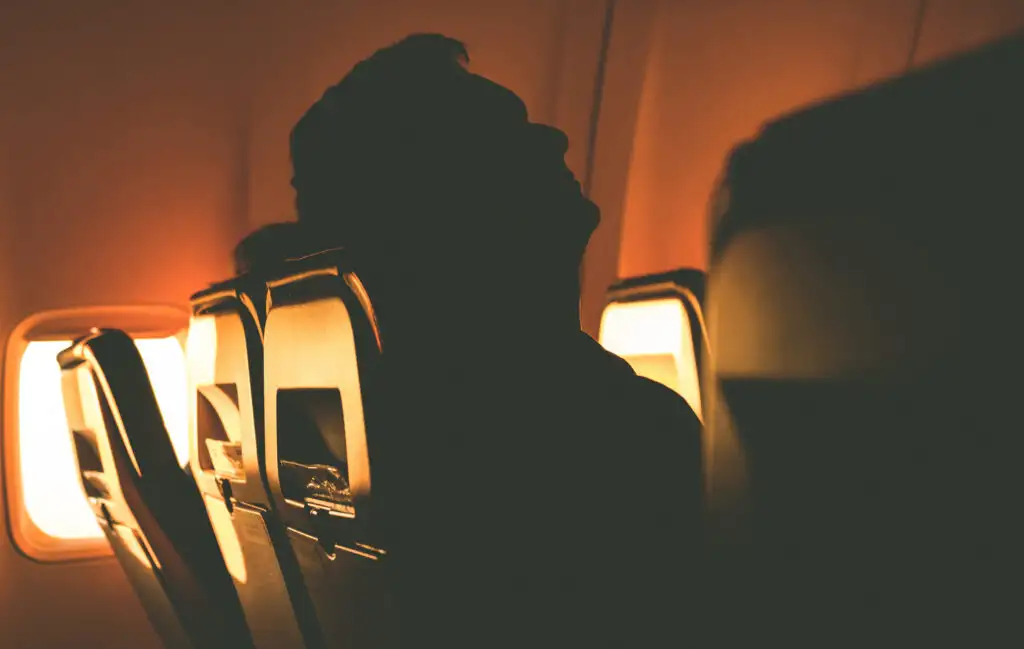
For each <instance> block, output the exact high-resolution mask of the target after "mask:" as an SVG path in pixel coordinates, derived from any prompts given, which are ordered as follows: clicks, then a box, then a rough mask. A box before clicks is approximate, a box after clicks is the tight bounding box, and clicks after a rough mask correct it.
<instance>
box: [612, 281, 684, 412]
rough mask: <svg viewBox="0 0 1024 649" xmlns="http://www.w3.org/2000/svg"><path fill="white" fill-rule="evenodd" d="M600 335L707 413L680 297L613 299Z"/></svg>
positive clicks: (639, 370) (641, 370) (637, 366)
mask: <svg viewBox="0 0 1024 649" xmlns="http://www.w3.org/2000/svg"><path fill="white" fill-rule="evenodd" d="M599 339H600V342H601V345H602V346H603V347H604V348H605V349H607V350H608V351H610V352H612V353H613V354H616V355H618V356H621V357H622V358H623V359H624V360H625V361H626V362H627V363H629V364H630V366H632V367H633V369H634V370H635V371H636V373H637V374H639V375H640V376H643V377H646V378H649V379H651V380H653V381H657V382H659V383H661V384H663V385H665V386H667V387H669V388H671V389H672V390H674V391H675V392H677V393H678V394H679V395H680V396H681V397H683V398H684V399H686V401H687V403H689V404H690V407H691V408H693V411H694V412H695V413H697V417H700V418H703V413H702V412H701V401H700V382H699V380H698V374H697V359H696V355H695V352H694V348H693V332H692V331H691V328H690V318H689V317H688V316H687V313H686V308H685V307H684V306H683V303H682V302H681V301H680V300H678V299H675V298H658V299H653V300H646V301H636V302H613V303H611V304H609V305H608V306H607V307H606V308H605V310H604V314H603V315H602V316H601V330H600V334H599Z"/></svg>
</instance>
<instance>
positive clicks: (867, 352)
mask: <svg viewBox="0 0 1024 649" xmlns="http://www.w3.org/2000/svg"><path fill="white" fill-rule="evenodd" d="M1022 73H1024V38H1022V37H1016V38H1012V39H1008V40H1006V41H1003V42H1001V43H998V44H995V45H992V46H989V47H986V48H984V49H981V50H978V51H976V52H974V53H970V54H967V55H962V56H959V57H956V58H954V59H950V60H948V61H943V62H940V63H938V64H935V65H933V66H930V67H928V68H925V69H922V70H920V71H917V72H914V73H911V74H909V75H906V76H905V77H902V78H898V79H895V80H891V81H888V82H884V83H881V84H877V85H875V86H872V87H869V88H867V89H864V90H863V91H860V92H856V93H853V94H851V95H848V96H845V97H840V98H838V99H835V100H832V101H829V102H825V103H822V104H821V105H818V106H814V107H811V108H808V109H805V110H802V111H799V112H797V113H795V114H793V115H789V116H785V117H783V118H780V119H778V120H775V121H773V122H771V123H769V124H768V125H766V126H765V127H764V128H763V129H762V130H761V132H760V133H759V134H758V136H757V137H756V139H754V140H751V141H748V142H745V143H743V144H742V145H740V146H739V147H737V149H736V150H734V152H733V153H732V155H731V157H730V159H729V161H728V163H727V165H726V169H725V173H724V175H723V179H722V184H721V186H720V187H719V189H718V192H717V194H716V196H715V198H714V200H713V205H714V207H713V212H712V219H713V223H712V254H711V265H710V270H709V275H708V294H707V302H706V317H707V326H708V333H709V339H710V343H711V348H712V349H713V350H714V353H713V355H712V356H711V359H710V362H709V364H708V367H707V368H706V377H707V378H706V380H705V383H706V385H708V386H709V388H710V389H709V390H708V395H709V403H708V404H707V408H706V416H707V420H706V427H705V430H706V432H705V434H706V437H707V444H706V445H705V447H706V448H707V449H708V451H707V452H708V457H707V466H708V477H707V482H706V488H707V497H708V502H709V506H710V510H711V512H712V514H713V518H712V520H713V522H714V523H715V527H714V535H713V542H714V543H713V555H712V556H713V558H714V560H715V565H716V570H717V576H716V579H714V580H712V583H710V584H709V589H714V590H715V593H716V594H715V601H716V607H715V608H716V610H717V611H718V612H719V613H720V614H721V615H723V616H726V618H728V619H737V618H738V619H745V620H746V621H747V623H748V624H756V623H757V622H763V623H764V624H765V625H774V626H770V627H769V626H765V627H760V628H762V629H763V630H764V632H763V633H762V635H761V640H767V639H769V638H775V639H778V638H782V637H785V638H786V640H787V641H789V642H793V640H794V637H793V636H794V634H797V633H803V632H806V633H808V634H811V633H812V632H821V631H823V630H825V629H833V630H834V629H839V628H842V629H845V630H850V631H851V632H857V633H865V634H868V635H870V634H872V633H882V634H884V636H885V637H887V638H890V639H893V638H895V637H896V636H895V635H894V634H897V633H898V634H899V635H900V636H906V637H908V638H909V637H913V638H914V640H915V643H920V642H922V639H923V638H924V637H926V636H927V637H929V638H931V637H934V638H935V639H939V638H944V639H948V638H949V637H950V634H952V633H954V632H958V631H959V632H964V633H968V634H970V636H971V642H972V644H979V639H980V638H981V637H982V636H986V637H987V636H988V634H989V633H995V634H996V635H994V636H993V637H998V635H997V632H996V629H999V628H1001V625H1000V623H1001V622H1005V621H1008V620H1010V619H1013V618H1012V617H1011V616H1010V613H1009V611H1008V606H1010V600H1011V599H1012V598H1009V597H1005V598H1004V596H1003V595H1002V593H1005V592H1006V590H1005V589H1006V588H1011V587H1012V586H1011V585H1010V583H1011V582H1010V581H1009V580H1010V577H1009V571H1008V570H1007V567H1008V566H1010V565H1012V564H1013V563H1014V561H1015V556H1016V554H1017V553H1018V552H1019V545H1017V544H1016V541H1011V539H1018V538H1019V537H1018V536H1017V535H1015V534H1012V533H1010V532H1009V527H1008V517H1009V516H1010V512H1011V511H1014V510H1015V508H1017V507H1019V503H1017V502H1016V498H1015V497H1014V496H1013V495H1012V494H1015V493H1019V485H1018V486H1015V480H1014V479H1013V478H1011V477H1010V476H1011V475H1012V472H1010V473H1008V472H1007V471H1006V470H1005V469H1003V468H1002V467H1003V466H1004V464H1005V460H1006V459H1008V458H1010V457H1016V455H1017V454H1016V453H1015V452H1014V446H1015V440H1014V438H1015V437H1016V432H1015V431H1016V430H1017V429H1018V428H1019V420H1020V413H1019V406H1018V405H1017V399H1016V398H1014V397H1013V396H1012V392H1013V389H1012V388H1011V387H1010V386H1011V385H1015V384H1016V382H1015V381H1014V378H1013V371H1014V370H1013V368H1017V367H1020V363H1021V361H1022V360H1024V358H1022V354H1021V348H1020V345H1019V344H1018V342H1017V340H1018V338H1019V333H1018V331H1017V325H1018V324H1019V322H1020V317H1019V315H1018V314H1017V313H1016V309H1015V308H1014V305H1013V302H1015V300H1014V299H1013V296H1014V295H1016V293H1017V283H1018V280H1017V277H1018V276H1019V267H1018V268H1015V266H1017V265H1018V264H1017V263H1016V260H1017V259H1019V253H1017V252H1016V250H1015V249H1016V248H1017V246H1018V245H1019V243H1018V242H1019V239H1018V238H1016V237H1015V236H1014V234H1012V233H1011V228H1014V231H1015V229H1016V223H1015V222H1014V221H1016V219H1015V218H1012V217H1010V216H1009V215H1015V214H1020V213H1021V212H1022V211H1024V195H1022V194H1021V193H1020V192H1019V190H1018V189H1017V188H1018V187H1019V179H1020V177H1021V172H1022V171H1024V164H1022V162H1021V158H1020V155H1019V153H1020V151H1021V150H1022V149H1024V122H1022V121H1021V120H1020V115H1021V114H1022V110H1024V95H1022V94H1021V93H1019V92H1018V91H1017V89H1016V86H1017V81H1016V80H1017V79H1019V78H1020V75H1021V74H1022ZM755 618H756V622H755ZM718 628H719V629H722V628H726V625H724V624H723V625H719V627H718ZM734 628H735V625H734ZM769 628H770V629H771V631H770V632H769V631H768V630H767V629H769ZM875 637H879V636H875ZM820 639H821V637H820V636H819V637H818V640H819V641H820ZM982 644H984V642H982Z"/></svg>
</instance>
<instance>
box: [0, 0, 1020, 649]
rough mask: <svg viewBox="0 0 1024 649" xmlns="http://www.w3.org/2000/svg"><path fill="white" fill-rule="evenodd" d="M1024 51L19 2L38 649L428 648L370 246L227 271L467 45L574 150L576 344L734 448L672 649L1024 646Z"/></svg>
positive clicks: (909, 10)
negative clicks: (1020, 517)
mask: <svg viewBox="0 0 1024 649" xmlns="http://www.w3.org/2000/svg"><path fill="white" fill-rule="evenodd" d="M1021 30H1024V2H1020V1H1017V0H832V1H831V2H821V1H815V0H717V1H711V0H685V1H684V0H678V1H677V0H516V1H509V2H497V1H496V2H484V1H478V2H467V1H461V0H388V1H383V0H378V1H376V2H372V1H364V0H339V1H336V2H292V3H286V2H272V1H270V0H257V1H253V2H216V3H209V2H208V3H200V2H190V1H183V2H178V3H155V2H128V1H126V0H98V1H97V2H90V3H73V2H67V1H61V0H39V1H37V2H32V3H15V2H8V3H4V4H3V5H2V6H0V82H2V88H3V90H2V91H0V92H2V100H0V107H2V108H0V286H2V287H3V291H2V293H0V295H2V300H0V334H2V339H3V341H4V347H3V354H4V356H3V358H4V366H3V367H4V369H3V373H2V380H0V381H2V383H0V389H2V395H3V396H2V399H0V409H2V418H0V441H2V443H0V455H2V462H0V469H2V472H3V480H2V485H3V497H2V498H0V511H2V512H3V514H4V516H3V523H2V524H3V525H4V526H5V533H4V534H2V535H0V632H2V634H3V635H2V637H3V638H4V640H3V641H2V642H0V644H2V646H10V647H17V648H18V649H48V648H59V649H64V648H71V647H103V648H106V649H122V648H124V649H127V648H128V647H131V648H133V649H158V648H160V647H168V648H173V649H185V648H189V649H206V648H209V649H213V648H222V647H237V648H240V649H278V648H280V649H285V648H288V649H335V648H339V649H340V648H342V647H345V648H352V649H362V648H368V647H373V648H375V649H384V648H386V647H395V646H399V643H398V641H397V639H396V635H395V634H396V632H395V626H394V623H393V616H394V615H395V606H394V602H393V601H392V599H393V598H392V594H391V592H390V591H389V589H388V580H387V575H388V574H389V573H388V571H389V570H390V567H389V559H393V557H392V556H389V551H391V550H392V548H391V547H390V540H389V537H388V535H387V534H386V533H385V531H384V527H385V526H384V524H383V522H382V521H385V520H386V519H387V517H388V515H389V512H388V511H387V501H386V500H385V499H383V498H380V497H379V491H378V490H377V489H375V487H379V484H380V482H379V479H380V475H379V474H378V473H376V472H375V469H377V468H378V467H375V464H374V458H375V449H376V450H378V451H379V448H380V445H381V444H382V442H381V436H382V435H383V434H384V433H382V432H381V427H380V425H379V422H381V421H383V419H382V418H381V416H380V415H381V412H382V411H384V410H386V409H388V408H395V407H400V404H394V403H391V402H389V401H388V396H387V394H388V390H387V385H386V382H385V381H383V380H382V379H381V376H382V374H381V371H380V369H379V368H380V367H381V364H382V359H385V358H386V357H387V349H388V346H387V343H388V341H387V337H386V336H385V335H382V333H381V326H380V323H379V322H378V317H377V313H376V312H375V306H374V295H373V292H372V291H371V290H368V289H367V287H366V286H365V285H364V283H363V282H362V281H361V279H360V275H359V268H358V264H356V263H354V262H353V259H352V257H351V255H350V254H349V253H348V251H346V250H345V249H344V248H328V249H324V250H316V251H313V252H312V253H311V254H305V253H304V254H295V255H291V256H290V258H288V259H287V260H285V261H283V262H281V263H278V264H274V265H269V266H267V267H261V268H251V269H244V272H241V273H238V272H235V271H234V270H233V269H232V265H231V261H232V259H231V254H232V250H233V249H234V247H235V245H236V244H237V243H238V242H239V241H240V240H241V239H242V238H243V237H245V236H246V235H247V234H249V233H250V232H252V231H254V230H256V229H258V228H260V227H261V226H264V225H267V224H271V223H277V222H282V221H285V222H287V221H294V220H295V218H296V216H295V207H294V196H293V194H292V188H291V186H290V185H289V179H290V173H291V172H290V167H289V164H290V162H289V151H288V134H289V132H290V130H291V128H292V127H293V126H294V124H295V122H296V121H297V120H298V119H299V117H301V116H302V114H303V112H304V111H305V110H306V109H307V108H308V107H309V105H310V104H311V103H312V102H313V101H315V100H316V99H317V98H319V97H320V95H321V93H322V92H323V89H324V88H325V87H327V86H329V85H331V84H333V83H336V82H337V80H338V79H339V78H340V77H341V76H342V75H344V74H345V73H346V72H347V71H348V70H349V69H350V68H351V67H352V66H353V65H354V64H355V63H357V62H358V61H359V60H361V59H362V58H364V57H366V56H368V55H369V54H371V53H372V52H373V51H374V50H376V49H378V48H380V47H384V46H386V45H388V44H391V43H393V42H395V41H397V40H399V39H401V38H402V37H404V36H406V35H408V34H411V33H417V32H437V33H443V34H446V35H450V36H452V37H455V38H458V39H460V40H463V41H464V42H465V43H466V45H467V47H468V49H469V54H470V60H471V69H472V70H473V71H474V72H476V73H478V74H481V75H484V76H487V77H488V78H491V79H493V80H495V81H496V82H498V83H500V84H502V85H504V86H507V87H508V88H511V89H512V90H513V91H514V92H516V93H517V94H519V95H520V96H521V97H522V98H523V100H524V102H525V103H526V105H527V107H528V109H529V111H530V117H531V119H532V120H533V121H537V122H543V123H547V124H551V125H554V126H556V127H557V128H559V129H561V130H562V131H564V132H565V133H566V134H567V136H568V138H569V141H570V148H569V150H568V153H567V154H566V163H567V165H568V166H569V168H570V169H571V170H572V171H573V173H575V175H576V177H577V178H578V179H579V180H580V182H581V183H582V187H583V191H584V193H585V194H586V195H587V196H588V197H589V198H590V199H591V200H593V201H594V202H595V203H596V204H597V205H598V206H599V207H600V208H601V214H602V216H601V222H600V225H599V226H598V228H597V230H596V231H595V232H594V234H593V236H592V237H591V239H590V243H589V246H588V248H587V252H586V256H585V257H584V261H583V267H582V270H581V292H582V297H581V302H580V314H581V315H580V326H581V328H582V330H583V331H585V332H586V333H587V334H589V335H590V336H592V337H593V338H594V339H595V340H596V341H597V342H598V343H599V344H600V345H601V346H602V347H603V348H604V349H606V350H607V351H609V352H611V353H613V354H615V355H617V356H619V357H621V358H622V359H624V360H625V361H626V362H627V363H628V364H629V366H630V367H631V368H632V370H633V371H635V372H636V373H637V374H638V375H640V376H643V377H647V378H649V379H651V380H653V381H656V382H657V383H660V384H662V385H663V386H665V387H667V388H668V389H669V390H671V391H672V392H673V393H675V394H677V395H678V396H679V397H681V398H682V399H683V400H684V401H685V403H686V404H687V405H688V406H689V407H690V408H691V409H692V410H693V412H694V414H695V415H696V416H697V418H698V419H699V420H700V423H701V426H702V433H701V462H702V466H701V468H700V473H701V475H700V478H701V480H700V482H701V484H702V490H701V494H700V495H699V497H700V499H701V501H702V503H703V509H704V516H703V519H702V520H703V522H702V529H701V530H700V532H699V534H700V537H701V538H700V542H699V543H695V544H694V545H693V546H692V547H688V548H687V549H686V550H685V551H686V552H693V553H695V556H693V557H687V558H685V559H686V561H687V563H688V565H690V564H692V580H693V582H692V583H691V584H687V585H686V587H687V588H695V590H696V591H697V592H698V594H699V596H698V598H697V602H698V604H697V605H694V604H693V602H690V601H687V603H686V604H685V605H684V604H682V603H681V604H680V605H679V607H678V608H679V610H678V611H676V612H674V613H672V615H674V616H675V615H677V616H678V620H679V623H678V627H677V628H678V632H679V633H678V637H676V638H666V639H665V642H664V646H669V647H671V646H679V647H684V646H691V645H696V646H736V647H740V646H751V645H753V644H754V643H763V642H780V643H788V644H790V645H793V644H798V645H801V646H826V647H830V646H839V645H845V644H848V643H854V642H857V643H860V644H865V645H867V646H915V645H918V644H925V643H931V642H936V641H947V642H951V643H954V642H955V643H957V644H961V645H963V646H1012V645H1013V644H1014V642H1013V641H1012V637H1014V636H1015V635H1016V636H1018V637H1019V635H1020V631H1019V628H1015V627H1017V626H1019V625H1016V624H1015V621H1016V619H1017V618H1018V616H1019V605H1020V603H1021V596H1020V594H1019V592H1020V587H1019V584H1020V580H1019V577H1020V575H1019V567H1018V564H1019V561H1018V560H1017V555H1018V554H1019V552H1020V548H1021V545H1020V542H1019V534H1018V533H1017V532H1016V529H1015V528H1016V526H1015V524H1014V523H1013V520H1014V519H1015V516H1014V515H1012V512H1013V511H1016V507H1017V505H1019V502H1017V501H1016V500H1014V499H1013V497H1011V496H1012V494H1013V493H1017V494H1018V495H1019V494H1020V493H1021V491H1020V479H1019V478H1017V477H1014V476H1015V473H1014V471H1015V470H1014V469H1013V468H1012V466H1011V459H1012V457H1015V456H1016V453H1015V450H1016V448H1017V446H1018V445H1017V444H1016V438H1017V437H1018V436H1019V430H1018V429H1017V427H1018V425H1019V418H1020V414H1019V412H1018V410H1019V407H1018V404H1017V399H1018V398H1019V397H1018V395H1017V394H1016V386H1017V384H1016V378H1017V375H1018V373H1019V368H1020V363H1021V360H1022V359H1021V349H1020V345H1019V338H1020V336H1019V334H1018V331H1019V329H1020V327H1019V326H1018V324H1019V322H1020V316H1019V315H1018V312H1019V309H1018V307H1017V305H1016V298H1014V297H1013V296H1014V295H1016V289H1015V288H1014V287H1015V286H1016V285H1017V279H1015V278H1018V277H1020V275H1019V273H1020V272H1021V271H1020V268H1019V266H1018V264H1019V260H1020V259H1021V255H1020V252H1019V238H1018V236H1017V232H1018V231H1019V227H1018V223H1017V220H1018V218H1020V217H1021V216H1024V192H1022V191H1021V187H1022V184H1021V183H1022V180H1021V179H1022V178H1024V155H1022V154H1024V118H1022V116H1024V87H1022V83H1024V81H1022V80H1024V31H1021ZM447 290H453V289H452V288H449V289H447ZM454 290H457V287H455V289H454ZM466 299H468V300H471V299H473V298H472V295H467V296H466ZM1015 431H1016V432H1015ZM623 434H624V435H627V436H628V431H624V432H623ZM378 457H379V452H378ZM689 470H691V469H690V468H689V465H685V464H683V463H681V464H680V471H689ZM375 478H376V480H375ZM375 496H376V497H375ZM680 498H685V495H680ZM694 548H699V550H695V549H694ZM640 551H643V550H642V549H640ZM391 554H393V553H391ZM638 596H639V595H638ZM643 596H646V597H652V596H653V597H658V598H665V599H668V600H671V599H672V598H673V597H674V595H673V593H659V594H656V595H652V594H649V593H648V594H644V595H643ZM693 606H697V609H699V610H696V609H694V608H693ZM537 646H547V645H545V644H544V640H543V638H542V637H538V639H537Z"/></svg>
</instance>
